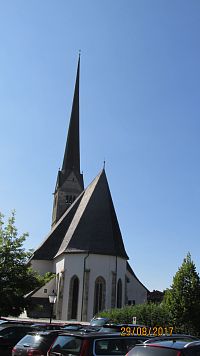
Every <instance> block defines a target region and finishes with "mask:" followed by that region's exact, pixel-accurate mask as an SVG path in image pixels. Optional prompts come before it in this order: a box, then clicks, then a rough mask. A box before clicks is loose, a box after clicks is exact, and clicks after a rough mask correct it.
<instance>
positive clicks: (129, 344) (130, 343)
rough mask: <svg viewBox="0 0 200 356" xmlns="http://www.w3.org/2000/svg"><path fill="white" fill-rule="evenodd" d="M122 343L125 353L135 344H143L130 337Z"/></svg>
mask: <svg viewBox="0 0 200 356" xmlns="http://www.w3.org/2000/svg"><path fill="white" fill-rule="evenodd" d="M123 341H124V343H125V346H126V350H127V352H128V351H130V350H131V349H132V348H133V347H134V346H135V345H136V344H143V341H142V340H138V339H137V338H132V337H128V338H125V339H123Z"/></svg>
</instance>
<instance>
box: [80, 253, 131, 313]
mask: <svg viewBox="0 0 200 356" xmlns="http://www.w3.org/2000/svg"><path fill="white" fill-rule="evenodd" d="M116 267H117V280H118V278H121V279H122V285H123V281H124V276H125V272H126V261H125V260H124V259H122V258H119V257H118V258H117V264H116V257H115V256H105V255H93V254H91V255H89V256H88V259H87V264H86V268H87V269H89V270H90V282H89V295H88V320H90V319H91V318H92V317H93V316H94V286H95V281H96V278H97V277H99V276H102V277H103V278H104V279H105V281H106V300H105V309H108V308H111V294H112V272H114V273H115V272H116ZM123 287H124V285H123ZM123 287H122V288H123ZM123 294H124V293H123Z"/></svg>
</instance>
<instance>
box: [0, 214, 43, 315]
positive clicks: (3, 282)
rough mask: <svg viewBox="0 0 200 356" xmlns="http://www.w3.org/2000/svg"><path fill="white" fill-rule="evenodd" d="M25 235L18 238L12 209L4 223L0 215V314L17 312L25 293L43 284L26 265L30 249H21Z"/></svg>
mask: <svg viewBox="0 0 200 356" xmlns="http://www.w3.org/2000/svg"><path fill="white" fill-rule="evenodd" d="M27 236H28V234H27V233H24V234H22V236H19V237H18V232H17V228H16V227H15V212H12V214H11V217H10V218H9V219H8V223H7V225H6V226H4V221H3V215H2V214H0V316H8V315H13V316H17V315H19V314H20V313H21V312H22V311H23V309H24V308H25V307H26V305H27V301H26V299H25V298H24V295H25V294H26V293H28V292H30V291H31V290H33V289H34V288H36V287H37V286H40V285H42V283H43V278H42V277H40V276H39V275H38V274H37V273H36V272H34V271H33V270H32V269H31V268H30V266H29V265H28V259H29V257H30V252H26V251H25V249H24V248H23V243H24V241H25V239H26V237H27Z"/></svg>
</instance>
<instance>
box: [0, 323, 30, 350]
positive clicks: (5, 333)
mask: <svg viewBox="0 0 200 356" xmlns="http://www.w3.org/2000/svg"><path fill="white" fill-rule="evenodd" d="M30 330H32V328H31V326H28V325H10V326H7V325H6V324H5V326H4V327H2V328H1V329H0V355H2V356H10V355H12V348H13V346H14V345H15V344H16V343H17V342H18V341H19V340H20V339H21V338H22V337H23V336H24V335H26V334H27V332H29V331H30Z"/></svg>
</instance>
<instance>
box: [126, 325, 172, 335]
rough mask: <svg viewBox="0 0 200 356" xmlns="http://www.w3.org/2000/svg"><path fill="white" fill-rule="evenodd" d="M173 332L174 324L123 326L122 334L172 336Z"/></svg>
mask: <svg viewBox="0 0 200 356" xmlns="http://www.w3.org/2000/svg"><path fill="white" fill-rule="evenodd" d="M172 333H173V327H172V326H164V327H162V326H152V327H147V326H133V327H130V326H122V327H121V336H134V335H136V336H163V335H165V336H171V335H172Z"/></svg>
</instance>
